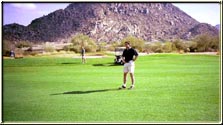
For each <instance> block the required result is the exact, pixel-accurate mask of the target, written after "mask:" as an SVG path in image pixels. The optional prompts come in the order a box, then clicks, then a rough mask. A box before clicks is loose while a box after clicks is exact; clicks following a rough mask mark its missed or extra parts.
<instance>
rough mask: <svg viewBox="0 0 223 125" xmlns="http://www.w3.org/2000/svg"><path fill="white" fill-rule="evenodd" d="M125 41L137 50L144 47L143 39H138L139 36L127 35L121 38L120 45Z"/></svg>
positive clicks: (141, 49)
mask: <svg viewBox="0 0 223 125" xmlns="http://www.w3.org/2000/svg"><path fill="white" fill-rule="evenodd" d="M126 41H129V42H130V44H131V46H132V47H133V48H135V49H137V50H138V51H140V52H142V51H143V48H144V45H145V41H144V40H142V39H140V38H137V37H134V36H128V37H126V38H124V39H122V40H121V44H122V46H123V45H124V43H125V42H126Z"/></svg>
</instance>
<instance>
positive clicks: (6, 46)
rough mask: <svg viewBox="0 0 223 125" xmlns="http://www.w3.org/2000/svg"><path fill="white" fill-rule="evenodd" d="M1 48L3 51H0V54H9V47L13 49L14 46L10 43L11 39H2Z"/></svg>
mask: <svg viewBox="0 0 223 125" xmlns="http://www.w3.org/2000/svg"><path fill="white" fill-rule="evenodd" d="M2 45H3V46H2V49H3V52H2V55H3V56H10V51H11V49H14V48H15V46H14V45H13V44H12V42H11V41H8V40H3V44H2Z"/></svg>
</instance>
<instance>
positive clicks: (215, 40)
mask: <svg viewBox="0 0 223 125" xmlns="http://www.w3.org/2000/svg"><path fill="white" fill-rule="evenodd" d="M193 41H194V42H196V43H197V51H198V52H205V51H218V50H219V48H220V45H219V44H220V41H219V36H211V35H208V34H202V35H199V36H197V37H196V38H195V39H194V40H193Z"/></svg>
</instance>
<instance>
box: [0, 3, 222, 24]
mask: <svg viewBox="0 0 223 125" xmlns="http://www.w3.org/2000/svg"><path fill="white" fill-rule="evenodd" d="M68 5H69V3H2V10H3V12H2V14H3V16H2V17H3V25H6V24H11V23H17V24H21V25H24V26H27V25H29V24H30V23H31V21H32V20H34V19H36V18H39V17H42V16H43V15H48V14H49V13H51V12H53V11H55V10H58V9H64V8H66V7H67V6H68ZM173 5H175V6H177V7H178V8H180V9H181V10H183V11H184V12H186V13H187V14H188V15H190V16H191V17H192V18H194V19H195V20H197V21H198V22H201V23H208V24H211V25H213V26H215V25H217V24H220V4H219V3H173Z"/></svg>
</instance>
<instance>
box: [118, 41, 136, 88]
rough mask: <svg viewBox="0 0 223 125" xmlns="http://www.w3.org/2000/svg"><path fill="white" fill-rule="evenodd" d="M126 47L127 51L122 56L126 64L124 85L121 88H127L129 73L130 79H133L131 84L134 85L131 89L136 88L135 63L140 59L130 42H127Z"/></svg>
mask: <svg viewBox="0 0 223 125" xmlns="http://www.w3.org/2000/svg"><path fill="white" fill-rule="evenodd" d="M125 47H126V49H125V50H124V51H123V54H122V61H123V62H124V69H123V72H124V75H123V85H122V86H121V88H126V77H127V74H128V72H129V73H130V77H131V82H132V85H131V86H130V88H129V89H132V88H134V86H135V78H134V69H135V63H134V62H135V61H136V59H137V57H138V53H137V51H136V50H135V49H133V48H131V46H130V42H129V41H126V42H125Z"/></svg>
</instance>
